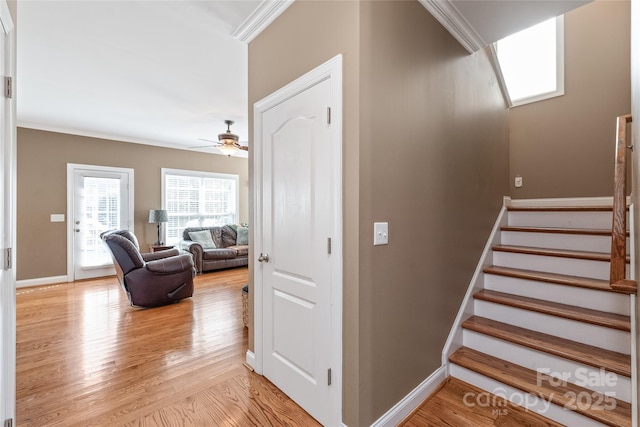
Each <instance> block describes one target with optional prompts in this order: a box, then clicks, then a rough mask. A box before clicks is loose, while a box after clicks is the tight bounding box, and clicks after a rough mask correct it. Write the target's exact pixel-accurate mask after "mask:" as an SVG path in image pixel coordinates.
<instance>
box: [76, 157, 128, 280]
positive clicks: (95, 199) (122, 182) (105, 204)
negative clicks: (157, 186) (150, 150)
mask: <svg viewBox="0 0 640 427" xmlns="http://www.w3.org/2000/svg"><path fill="white" fill-rule="evenodd" d="M132 174H133V171H131V170H129V169H117V168H104V167H100V168H98V167H95V166H94V167H74V168H73V190H72V194H73V215H72V216H71V219H72V221H71V224H70V226H71V227H72V233H73V255H72V259H73V276H74V277H73V279H74V280H79V279H88V278H92V277H102V276H109V275H112V274H115V270H114V267H113V262H112V260H111V255H110V254H109V251H108V250H107V247H106V246H105V245H104V243H103V242H102V239H101V238H100V234H101V233H102V232H104V231H107V230H113V229H131V224H133V221H132V220H131V217H132V213H131V210H132V203H130V194H129V191H130V188H131V185H130V182H129V181H130V180H131V177H132Z"/></svg>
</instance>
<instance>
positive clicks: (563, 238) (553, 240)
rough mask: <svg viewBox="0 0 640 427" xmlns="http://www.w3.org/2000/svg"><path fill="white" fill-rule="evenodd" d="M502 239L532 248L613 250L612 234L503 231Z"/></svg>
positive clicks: (510, 243) (515, 244)
mask: <svg viewBox="0 0 640 427" xmlns="http://www.w3.org/2000/svg"><path fill="white" fill-rule="evenodd" d="M500 239H501V242H502V244H503V245H511V246H528V247H532V248H550V249H566V250H576V251H588V252H603V253H608V252H610V251H611V236H591V235H584V234H556V233H533V232H526V231H503V232H502V233H501V235H500ZM627 250H628V248H627Z"/></svg>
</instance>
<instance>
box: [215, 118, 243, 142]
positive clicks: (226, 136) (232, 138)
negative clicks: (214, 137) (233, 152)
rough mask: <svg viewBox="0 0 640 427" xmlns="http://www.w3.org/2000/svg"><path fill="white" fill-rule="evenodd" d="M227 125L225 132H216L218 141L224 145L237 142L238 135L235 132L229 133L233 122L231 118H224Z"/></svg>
mask: <svg viewBox="0 0 640 427" xmlns="http://www.w3.org/2000/svg"><path fill="white" fill-rule="evenodd" d="M224 122H225V123H226V125H227V131H226V132H225V133H220V134H218V141H220V142H221V143H222V144H224V145H234V144H236V143H237V142H238V135H236V134H235V133H231V125H232V124H233V120H225V121H224Z"/></svg>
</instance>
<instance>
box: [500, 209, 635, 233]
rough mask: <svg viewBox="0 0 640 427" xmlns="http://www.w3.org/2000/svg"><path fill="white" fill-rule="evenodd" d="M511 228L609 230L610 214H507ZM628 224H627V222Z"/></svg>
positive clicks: (610, 224) (611, 220)
mask: <svg viewBox="0 0 640 427" xmlns="http://www.w3.org/2000/svg"><path fill="white" fill-rule="evenodd" d="M508 223H509V225H511V226H525V227H527V226H528V227H555V228H591V229H600V230H606V229H611V226H612V224H613V215H612V213H611V212H509V214H508ZM627 223H628V222H627Z"/></svg>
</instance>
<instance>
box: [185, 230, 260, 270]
mask: <svg viewBox="0 0 640 427" xmlns="http://www.w3.org/2000/svg"><path fill="white" fill-rule="evenodd" d="M178 249H180V250H181V251H183V252H188V253H190V254H191V255H192V256H193V263H194V265H195V267H196V272H197V273H198V274H202V273H203V272H205V271H212V270H219V269H222V268H230V267H240V266H243V265H248V264H249V241H248V228H246V227H240V226H236V225H223V226H214V227H187V228H185V229H184V230H183V232H182V240H180V242H178Z"/></svg>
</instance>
